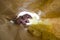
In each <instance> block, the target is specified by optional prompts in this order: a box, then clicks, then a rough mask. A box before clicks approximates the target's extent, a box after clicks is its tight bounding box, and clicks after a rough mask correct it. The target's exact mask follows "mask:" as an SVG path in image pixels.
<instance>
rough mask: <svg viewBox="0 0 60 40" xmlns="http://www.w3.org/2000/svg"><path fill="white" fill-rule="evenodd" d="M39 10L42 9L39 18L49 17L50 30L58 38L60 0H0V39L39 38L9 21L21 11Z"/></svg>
mask: <svg viewBox="0 0 60 40" xmlns="http://www.w3.org/2000/svg"><path fill="white" fill-rule="evenodd" d="M39 10H41V11H43V14H42V15H41V18H42V19H44V20H45V19H49V21H50V22H51V23H52V24H53V30H52V32H53V33H54V35H55V36H56V37H57V38H60V0H0V40H40V38H37V37H33V36H31V34H29V33H28V32H26V31H24V30H23V29H24V28H23V27H21V26H20V25H15V24H11V23H10V22H9V20H11V19H13V18H14V17H16V15H17V14H18V13H19V12H21V11H34V12H36V13H38V11H39ZM41 40H42V39H41ZM44 40H45V39H44Z"/></svg>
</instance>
